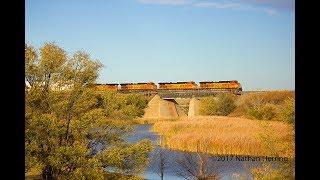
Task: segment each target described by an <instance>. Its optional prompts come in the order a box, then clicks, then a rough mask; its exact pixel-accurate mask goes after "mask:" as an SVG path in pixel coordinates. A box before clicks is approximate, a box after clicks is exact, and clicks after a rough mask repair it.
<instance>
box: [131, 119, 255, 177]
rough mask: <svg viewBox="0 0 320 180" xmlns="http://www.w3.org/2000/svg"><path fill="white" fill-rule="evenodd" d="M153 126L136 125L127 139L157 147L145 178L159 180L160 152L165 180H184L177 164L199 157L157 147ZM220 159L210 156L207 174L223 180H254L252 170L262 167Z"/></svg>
mask: <svg viewBox="0 0 320 180" xmlns="http://www.w3.org/2000/svg"><path fill="white" fill-rule="evenodd" d="M151 126H152V125H136V126H135V132H134V134H133V135H132V136H130V137H129V138H127V139H126V140H127V141H128V142H130V143H135V142H137V141H139V140H141V139H150V140H151V141H152V142H153V144H154V145H155V147H156V148H155V150H154V151H152V152H151V153H150V154H149V159H150V162H149V165H148V168H147V169H146V171H145V172H144V173H143V177H144V178H145V179H148V180H158V179H160V176H159V174H158V173H159V172H160V171H159V167H160V156H159V153H158V152H159V151H161V152H162V153H163V157H165V161H166V168H165V169H164V179H168V180H171V179H172V180H180V179H184V178H183V177H181V176H179V175H178V174H177V173H179V172H182V171H181V164H179V163H177V159H181V158H185V157H186V155H187V156H188V157H190V156H191V157H195V158H196V157H197V156H196V154H194V153H186V152H182V151H175V150H169V149H165V148H161V147H159V146H157V141H158V139H159V136H158V135H157V134H155V133H153V132H151V131H150V130H151ZM218 158H219V157H217V156H210V158H209V159H208V163H207V164H210V168H209V167H208V169H207V172H215V173H216V174H218V175H219V177H220V178H221V179H223V180H228V179H238V178H237V176H236V175H235V174H241V175H243V176H245V177H246V179H252V176H251V173H250V172H249V169H250V168H253V167H257V166H260V165H261V162H259V161H245V162H242V161H238V160H235V158H233V159H234V160H231V161H224V162H223V161H217V160H218ZM219 159H220V158H219Z"/></svg>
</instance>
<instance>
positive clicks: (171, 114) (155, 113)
mask: <svg viewBox="0 0 320 180" xmlns="http://www.w3.org/2000/svg"><path fill="white" fill-rule="evenodd" d="M196 115H199V99H198V98H195V97H193V98H167V97H166V98H162V97H160V95H159V94H156V95H154V96H153V98H152V99H151V100H150V101H149V103H148V107H147V108H146V109H145V114H144V116H143V118H151V119H157V118H160V119H174V118H178V117H181V116H196Z"/></svg>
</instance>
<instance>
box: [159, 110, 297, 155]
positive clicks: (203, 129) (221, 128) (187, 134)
mask: <svg viewBox="0 0 320 180" xmlns="http://www.w3.org/2000/svg"><path fill="white" fill-rule="evenodd" d="M153 131H154V132H156V133H158V134H160V135H163V141H162V145H163V146H166V147H168V148H171V149H176V150H183V151H193V152H194V151H201V152H207V153H211V154H217V155H218V154H220V155H222V154H229V155H251V156H265V155H268V156H280V157H289V158H293V157H294V128H293V126H292V125H291V124H287V123H284V122H279V121H264V120H260V121H257V120H250V119H246V118H237V117H226V116H199V117H192V118H187V117H186V118H182V119H180V120H178V121H159V122H155V123H154V126H153Z"/></svg>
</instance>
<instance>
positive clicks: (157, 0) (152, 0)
mask: <svg viewBox="0 0 320 180" xmlns="http://www.w3.org/2000/svg"><path fill="white" fill-rule="evenodd" d="M138 1H139V2H140V3H145V4H168V5H182V4H188V3H190V2H191V1H190V0H138Z"/></svg>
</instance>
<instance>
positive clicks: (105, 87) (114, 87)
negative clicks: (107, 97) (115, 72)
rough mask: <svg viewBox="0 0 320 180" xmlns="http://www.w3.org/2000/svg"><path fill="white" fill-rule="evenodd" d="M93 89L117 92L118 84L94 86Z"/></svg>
mask: <svg viewBox="0 0 320 180" xmlns="http://www.w3.org/2000/svg"><path fill="white" fill-rule="evenodd" d="M93 87H94V88H95V89H96V90H98V91H117V90H118V84H94V85H93Z"/></svg>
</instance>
